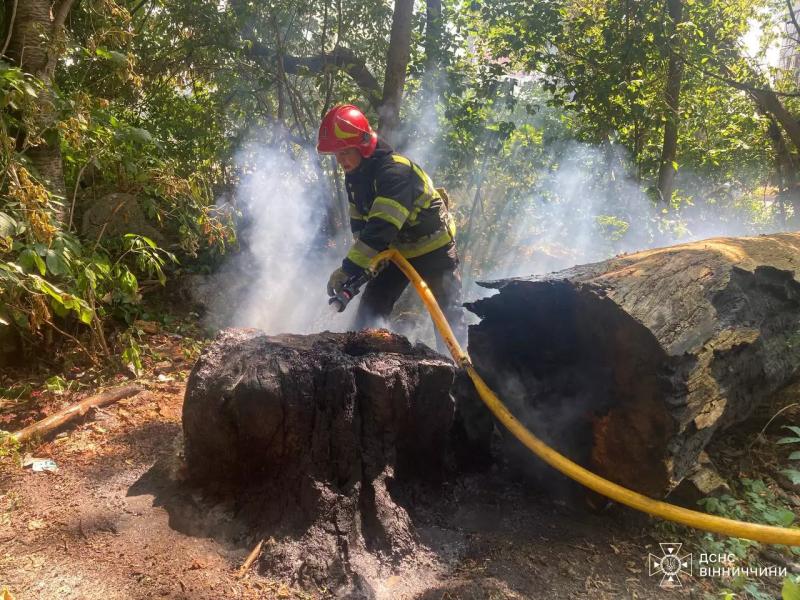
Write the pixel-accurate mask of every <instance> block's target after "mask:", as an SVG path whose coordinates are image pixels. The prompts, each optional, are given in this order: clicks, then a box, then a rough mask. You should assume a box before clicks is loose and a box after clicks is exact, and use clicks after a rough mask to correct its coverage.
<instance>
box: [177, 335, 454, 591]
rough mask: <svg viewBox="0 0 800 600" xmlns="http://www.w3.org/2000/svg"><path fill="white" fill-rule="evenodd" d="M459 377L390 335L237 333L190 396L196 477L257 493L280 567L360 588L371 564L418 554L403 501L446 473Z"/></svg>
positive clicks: (202, 368)
mask: <svg viewBox="0 0 800 600" xmlns="http://www.w3.org/2000/svg"><path fill="white" fill-rule="evenodd" d="M453 378H454V368H453V366H452V364H451V363H450V362H449V361H446V360H444V359H443V358H442V357H441V356H439V355H438V354H436V353H434V352H433V351H432V350H430V349H428V348H426V347H424V346H413V347H412V346H411V344H409V342H408V341H407V340H406V339H405V338H403V337H400V336H397V335H394V334H391V333H389V332H387V331H384V330H367V331H362V332H358V333H342V334H338V333H322V334H318V335H310V336H301V335H281V336H274V337H270V336H266V335H263V334H260V333H259V332H257V331H255V330H241V329H238V330H237V329H232V330H226V331H224V332H223V333H222V334H220V336H219V337H218V338H217V340H216V341H215V342H214V343H213V344H212V345H211V346H210V347H209V348H208V349H207V350H206V351H205V352H204V353H203V355H202V356H201V358H200V360H199V361H198V363H197V365H196V366H195V368H194V369H193V370H192V374H191V376H190V378H189V382H188V385H187V390H186V400H185V403H184V408H183V427H184V438H185V444H186V448H185V450H186V461H187V466H188V469H189V472H190V474H191V475H192V476H193V477H194V478H196V479H198V480H200V481H211V482H216V483H217V484H219V483H220V482H226V481H227V482H229V484H238V487H239V488H240V489H242V490H243V492H242V495H241V498H244V497H245V495H246V494H247V493H250V495H251V496H252V495H253V494H255V497H256V498H258V502H257V510H258V512H259V514H258V518H257V519H256V521H257V522H258V523H259V526H260V527H261V528H262V530H263V531H261V533H263V535H264V537H274V538H276V539H279V540H281V542H280V545H279V547H275V548H272V549H271V550H270V552H269V556H268V557H267V559H266V560H267V561H268V562H269V563H270V567H271V569H273V570H278V571H281V572H283V573H294V574H295V575H296V576H297V577H298V578H300V579H301V580H303V582H304V583H308V584H312V583H316V584H318V585H321V584H322V583H326V582H330V580H337V579H339V580H340V581H339V583H340V584H342V585H346V584H348V583H352V579H353V572H354V569H356V566H355V563H357V562H358V560H357V558H356V557H358V556H359V555H360V554H363V553H367V552H369V553H378V554H381V555H383V556H387V557H390V558H399V557H402V556H405V555H408V554H409V553H413V552H414V551H416V549H417V539H416V534H415V532H414V528H413V526H412V523H411V521H410V519H409V516H408V513H407V512H406V509H405V508H404V507H403V503H402V502H401V501H400V500H398V497H399V496H398V494H399V493H400V492H401V491H402V489H403V488H404V486H406V485H408V484H409V483H410V482H413V481H417V480H433V481H437V480H438V479H439V478H440V477H441V475H442V469H443V464H444V455H445V448H446V445H447V438H448V432H449V430H450V427H451V424H452V421H453V414H454V403H453V399H452V397H451V396H450V389H451V386H452V384H453ZM248 490H249V492H248ZM251 517H252V515H251ZM366 562H369V561H366Z"/></svg>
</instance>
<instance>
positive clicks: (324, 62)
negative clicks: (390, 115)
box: [250, 42, 381, 109]
mask: <svg viewBox="0 0 800 600" xmlns="http://www.w3.org/2000/svg"><path fill="white" fill-rule="evenodd" d="M250 54H251V55H253V56H257V57H259V58H268V59H270V60H277V59H278V53H277V52H275V50H273V49H272V48H269V47H267V46H264V45H263V44H259V43H257V42H253V46H252V48H251V49H250ZM281 59H282V66H283V70H284V72H285V73H287V74H289V75H302V74H303V71H304V70H305V71H310V72H311V73H322V72H324V71H325V70H326V69H328V68H336V69H339V70H340V71H344V72H345V73H347V74H348V75H349V76H350V77H351V78H352V79H353V81H355V82H356V84H357V85H358V87H359V88H360V89H361V91H362V92H364V95H365V96H366V98H367V100H368V101H369V103H370V104H371V105H372V107H373V108H375V109H377V108H378V106H380V103H381V86H380V84H378V80H377V79H375V76H374V75H373V74H372V73H371V72H370V70H369V69H368V68H367V65H366V63H365V62H364V61H363V60H361V59H360V58H358V57H357V56H356V54H355V52H353V51H352V50H350V49H349V48H345V47H343V46H337V47H336V48H334V49H333V51H332V52H321V53H319V54H316V55H312V56H288V55H285V56H282V57H281Z"/></svg>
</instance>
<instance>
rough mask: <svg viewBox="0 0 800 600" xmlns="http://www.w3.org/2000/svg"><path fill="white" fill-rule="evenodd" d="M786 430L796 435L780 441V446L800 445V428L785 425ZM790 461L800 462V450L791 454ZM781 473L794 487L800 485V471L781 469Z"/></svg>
mask: <svg viewBox="0 0 800 600" xmlns="http://www.w3.org/2000/svg"><path fill="white" fill-rule="evenodd" d="M783 427H784V429H788V430H789V431H791V432H792V433H793V434H794V435H792V436H787V437H782V438H781V439H779V440H778V443H779V444H800V427H797V426H796V425H784V426H783ZM789 460H790V461H800V450H795V451H793V452H792V453H791V454H789ZM795 464H796V463H795ZM781 473H782V474H783V475H785V476H786V478H787V479H788V480H789V481H791V482H792V483H793V484H794V485H800V470H798V469H795V468H788V469H781Z"/></svg>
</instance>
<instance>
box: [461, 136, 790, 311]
mask: <svg viewBox="0 0 800 600" xmlns="http://www.w3.org/2000/svg"><path fill="white" fill-rule="evenodd" d="M551 151H552V153H553V156H552V158H551V160H552V164H553V168H552V170H551V172H549V173H547V174H546V175H545V176H544V177H543V178H542V179H541V181H540V182H539V183H538V184H537V185H536V186H535V188H534V189H532V190H531V191H530V192H529V193H528V194H525V195H523V196H522V197H521V198H518V199H516V200H513V201H511V202H510V203H509V205H508V206H506V207H505V208H504V209H503V210H502V211H498V212H497V213H494V214H493V215H491V216H490V217H489V218H490V219H491V218H496V219H497V221H498V222H497V223H496V224H494V225H496V228H495V230H494V231H493V234H492V235H489V236H484V237H483V238H478V240H479V241H477V242H474V243H473V246H471V247H470V251H469V254H468V265H467V267H466V268H465V272H466V273H468V275H469V284H470V286H469V290H470V295H476V296H481V295H485V294H486V292H485V290H484V291H482V290H481V289H480V288H477V287H475V286H474V285H472V282H473V281H480V280H491V279H499V278H504V277H514V276H528V275H534V274H543V273H548V272H552V271H558V270H561V269H565V268H569V267H571V266H574V265H578V264H585V263H591V262H595V261H600V260H604V259H607V258H610V257H612V256H614V255H617V254H621V253H629V252H636V251H639V250H644V249H648V248H653V247H659V246H667V245H672V244H678V243H682V242H687V241H693V240H698V239H704V238H707V237H713V236H721V235H754V234H756V233H761V232H764V231H774V230H776V229H779V225H778V219H777V215H778V210H777V208H776V207H775V206H774V205H771V204H769V203H765V204H764V206H762V207H760V208H759V209H758V210H753V207H752V206H750V207H749V209H748V210H743V208H744V207H742V206H741V204H742V203H743V202H745V201H746V200H747V199H748V198H750V197H751V196H752V191H747V190H734V189H732V188H731V186H730V185H718V186H716V187H714V186H711V185H709V183H708V181H706V180H703V179H702V178H700V177H697V176H694V175H692V174H691V173H688V172H679V176H678V178H677V179H676V184H677V186H678V189H679V193H682V194H691V197H690V198H689V197H687V198H685V199H686V200H690V201H689V202H686V203H685V204H684V206H682V207H681V208H679V209H676V208H674V207H666V206H665V205H664V204H662V203H655V202H654V201H653V200H652V198H651V197H650V196H649V195H648V194H647V193H646V191H645V188H644V184H643V183H642V182H638V181H636V180H635V178H634V176H633V174H632V172H633V168H632V165H631V164H630V161H629V160H628V158H627V155H626V153H625V151H624V150H623V149H622V147H621V146H619V145H614V146H604V147H598V146H593V145H589V144H584V143H580V142H567V143H563V144H561V145H560V146H559V147H558V148H554V149H551ZM540 168H541V167H540ZM542 171H544V172H546V169H542ZM692 200H693V201H692ZM486 224H487V223H486V220H485V219H484V220H482V221H481V222H480V225H479V227H478V229H479V228H480V227H485V226H486ZM474 229H476V228H474ZM473 235H474V236H480V235H481V234H480V232H477V231H476V233H474V234H473Z"/></svg>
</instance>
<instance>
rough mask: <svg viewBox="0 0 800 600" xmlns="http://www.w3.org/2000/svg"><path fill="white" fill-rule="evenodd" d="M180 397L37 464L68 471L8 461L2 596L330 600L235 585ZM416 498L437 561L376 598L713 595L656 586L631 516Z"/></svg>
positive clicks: (522, 497)
mask: <svg viewBox="0 0 800 600" xmlns="http://www.w3.org/2000/svg"><path fill="white" fill-rule="evenodd" d="M182 399H183V384H182V383H179V382H165V383H152V384H150V385H149V389H148V390H147V391H145V392H143V393H142V394H139V395H138V396H136V397H134V398H131V399H128V400H124V401H121V402H119V403H118V404H116V405H113V406H111V407H108V408H107V409H104V410H101V411H98V413H97V414H96V415H95V419H94V420H93V421H91V422H88V423H85V424H82V425H80V426H79V427H77V428H74V429H72V430H70V431H69V432H68V433H67V434H66V435H62V436H61V437H59V438H56V439H55V440H53V441H51V442H49V443H47V444H45V445H43V446H40V447H39V448H38V449H37V450H36V456H40V457H50V458H53V459H54V460H55V461H56V462H57V463H58V466H59V471H58V473H33V472H31V471H30V470H28V469H25V470H23V469H22V468H20V467H18V466H16V465H11V464H9V461H5V463H4V464H3V466H2V469H3V470H2V472H0V477H2V480H0V494H2V495H0V589H2V587H3V586H7V587H8V589H9V590H10V591H11V592H12V593H13V594H14V597H15V598H16V599H18V600H23V599H34V598H40V599H48V600H49V599H53V598H81V599H87V600H89V599H95V598H96V599H103V600H110V599H117V598H119V599H122V598H125V599H128V598H159V597H162V598H186V599H187V600H188V599H192V600H198V599H203V598H209V599H211V598H214V599H219V598H311V597H324V596H325V594H324V593H322V592H320V593H315V594H308V593H302V592H300V591H298V590H293V589H292V588H291V587H290V586H289V585H286V584H285V583H282V582H280V581H279V579H275V578H271V577H268V576H267V575H265V574H259V573H257V572H255V571H256V570H255V569H254V570H253V572H251V573H249V574H248V576H247V577H245V578H244V579H242V580H239V579H237V578H236V576H235V573H236V570H237V569H238V567H239V566H240V565H241V563H242V562H243V560H244V558H245V556H246V555H247V553H248V551H249V550H250V548H251V547H252V546H253V545H254V543H255V541H256V540H254V539H253V538H252V536H251V535H250V534H249V533H248V531H247V530H246V529H245V527H244V525H243V524H242V523H240V522H238V521H237V519H236V516H235V511H234V508H233V504H232V503H231V502H221V501H218V500H211V499H210V498H208V497H206V496H205V495H204V494H202V493H201V492H199V491H197V490H193V489H191V488H190V487H188V486H187V485H186V484H185V483H184V482H183V479H182V473H181V469H180V464H181V461H180V447H181V440H180V435H181V427H180V414H181V405H182ZM412 500H413V505H414V507H415V508H414V510H413V511H412V517H413V519H414V521H415V523H416V524H417V527H418V531H419V533H420V536H421V537H422V539H423V541H424V542H425V544H426V546H427V547H428V548H429V549H430V550H429V552H427V553H426V554H425V555H421V556H416V557H412V559H410V560H409V561H408V562H407V563H406V564H403V565H399V566H395V567H394V568H392V567H391V566H385V567H383V568H382V569H379V572H380V573H381V577H382V579H381V580H380V581H371V582H369V583H370V585H371V586H372V587H373V589H374V590H375V596H376V597H377V598H386V599H388V598H392V599H394V598H398V599H403V598H409V599H410V598H416V599H419V600H423V599H424V600H448V599H449V600H454V599H461V598H463V599H475V600H478V599H486V598H497V599H499V598H508V599H519V598H532V599H534V598H543V599H544V598H547V599H551V598H599V599H606V598H607V599H612V598H613V599H616V598H670V597H676V598H677V597H688V596H689V595H690V594H691V597H695V598H701V597H702V595H700V591H701V588H700V587H698V586H699V585H700V583H702V582H698V581H686V582H685V583H686V585H685V586H684V587H683V588H682V589H681V590H678V591H666V590H663V589H661V588H659V585H658V583H659V579H658V578H657V577H654V578H651V577H649V576H648V573H647V563H646V557H647V554H648V552H657V549H658V546H657V544H656V543H655V540H653V539H652V538H650V537H648V535H647V531H648V527H649V523H648V521H647V519H645V518H644V517H641V516H639V515H635V514H633V513H631V512H628V511H626V510H622V509H618V508H615V509H614V510H612V511H610V512H609V513H606V514H603V515H600V516H598V515H592V514H589V513H587V512H585V511H583V510H581V509H573V508H570V507H568V506H566V505H564V504H560V503H557V502H554V501H553V500H552V499H550V498H549V497H548V496H546V495H543V494H534V493H531V492H526V491H524V489H523V488H522V486H518V485H516V484H513V483H510V482H509V480H508V478H507V477H505V476H501V474H498V473H497V472H495V473H489V474H484V475H478V476H472V477H465V478H462V479H459V480H458V481H456V482H454V483H450V484H448V485H446V486H445V487H444V488H443V489H442V490H440V491H436V492H431V491H426V492H420V493H419V494H418V496H417V497H414V498H413V499H412ZM266 551H268V549H267V550H266ZM272 575H274V576H275V577H279V575H280V574H272ZM690 590H693V591H690Z"/></svg>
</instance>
